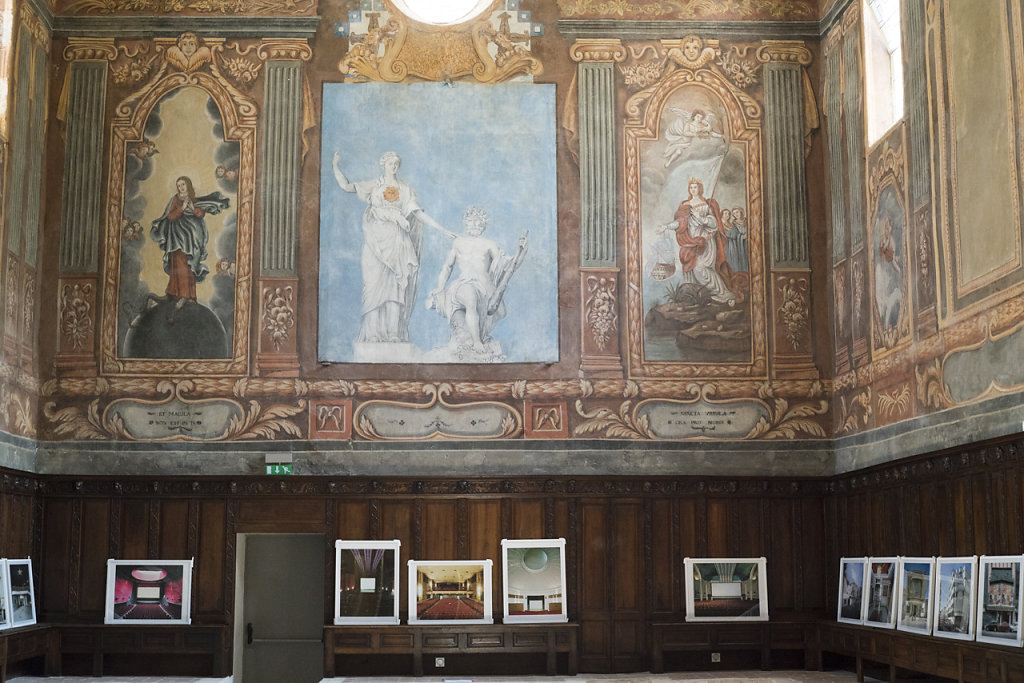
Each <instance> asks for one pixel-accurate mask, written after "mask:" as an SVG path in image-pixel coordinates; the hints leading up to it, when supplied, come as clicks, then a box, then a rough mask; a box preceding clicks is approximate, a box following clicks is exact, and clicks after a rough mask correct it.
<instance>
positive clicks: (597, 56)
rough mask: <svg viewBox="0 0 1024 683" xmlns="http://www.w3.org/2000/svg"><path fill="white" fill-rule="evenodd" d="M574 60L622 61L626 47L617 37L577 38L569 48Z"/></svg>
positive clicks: (624, 57) (624, 58)
mask: <svg viewBox="0 0 1024 683" xmlns="http://www.w3.org/2000/svg"><path fill="white" fill-rule="evenodd" d="M569 56H570V57H572V60H573V61H574V62H623V61H625V60H626V48H625V47H624V46H623V45H622V41H621V40H619V39H618V38H593V39H586V40H577V41H576V42H575V43H573V46H572V48H570V49H569Z"/></svg>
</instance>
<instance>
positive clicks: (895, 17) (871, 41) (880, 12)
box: [862, 0, 903, 146]
mask: <svg viewBox="0 0 1024 683" xmlns="http://www.w3.org/2000/svg"><path fill="white" fill-rule="evenodd" d="M863 3H864V5H863V13H862V14H863V17H864V20H863V24H864V72H865V82H866V86H867V91H866V98H865V99H866V102H867V107H866V109H867V112H866V113H867V129H868V131H867V133H868V145H869V146H870V145H873V144H875V142H877V141H878V140H879V139H880V138H881V137H882V136H883V135H884V134H885V132H886V131H887V130H889V129H890V128H892V127H893V125H894V124H895V123H896V122H897V121H899V120H900V119H902V118H903V48H902V41H901V31H900V2H899V0H863Z"/></svg>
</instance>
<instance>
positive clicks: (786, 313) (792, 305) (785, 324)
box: [779, 277, 811, 351]
mask: <svg viewBox="0 0 1024 683" xmlns="http://www.w3.org/2000/svg"><path fill="white" fill-rule="evenodd" d="M779 285H780V286H779V296H780V299H781V300H782V305H781V306H779V322H780V323H782V329H783V331H784V332H785V335H786V341H788V342H789V345H790V346H792V347H793V350H794V351H802V350H804V349H805V347H806V341H807V333H808V331H809V330H810V323H811V319H810V304H809V301H808V298H809V292H808V289H809V284H808V282H807V278H794V277H780V278H779Z"/></svg>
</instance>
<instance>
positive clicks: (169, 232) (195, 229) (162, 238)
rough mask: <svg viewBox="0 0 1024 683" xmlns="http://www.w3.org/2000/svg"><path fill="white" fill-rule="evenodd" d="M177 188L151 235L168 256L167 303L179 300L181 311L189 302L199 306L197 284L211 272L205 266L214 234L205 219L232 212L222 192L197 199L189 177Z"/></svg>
mask: <svg viewBox="0 0 1024 683" xmlns="http://www.w3.org/2000/svg"><path fill="white" fill-rule="evenodd" d="M174 186H175V189H176V190H177V193H176V194H175V195H174V196H173V197H171V200H170V201H169V202H167V208H165V209H164V213H163V215H162V216H160V218H157V219H156V220H155V221H153V227H152V228H150V231H149V233H150V235H151V236H152V237H153V239H154V240H156V243H157V244H158V245H159V246H160V248H161V249H162V250H163V252H164V272H165V273H167V277H168V279H167V291H166V293H167V299H168V301H175V300H176V303H175V308H181V307H182V306H183V305H184V304H185V302H186V301H189V302H192V303H195V302H196V283H198V282H202V281H203V280H205V279H206V276H207V275H208V274H209V272H210V268H209V267H208V266H207V265H206V263H204V262H205V261H206V257H207V253H206V242H207V241H208V240H209V238H210V233H209V231H208V230H207V228H206V221H205V220H203V219H204V218H205V217H206V214H218V213H220V212H221V211H223V210H224V209H226V208H228V206H229V200H228V198H227V197H225V196H224V195H222V194H221V193H220V192H213V193H211V194H208V195H204V196H202V197H196V191H195V189H194V188H193V187H192V180H191V179H190V178H189V177H188V176H181V177H180V178H178V179H177V180H176V181H174Z"/></svg>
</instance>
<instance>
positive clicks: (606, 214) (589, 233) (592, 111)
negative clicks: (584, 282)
mask: <svg viewBox="0 0 1024 683" xmlns="http://www.w3.org/2000/svg"><path fill="white" fill-rule="evenodd" d="M570 54H571V55H572V58H573V59H574V60H576V61H577V62H579V67H578V71H577V87H578V89H579V143H580V259H581V263H582V265H583V266H584V267H611V266H614V265H615V261H616V256H615V254H616V242H615V170H616V164H615V72H614V66H613V65H614V63H615V62H621V61H622V60H623V59H625V56H626V52H625V48H623V46H622V42H621V41H619V40H586V41H577V42H576V43H575V44H574V45H573V47H572V51H571V53H570Z"/></svg>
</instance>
